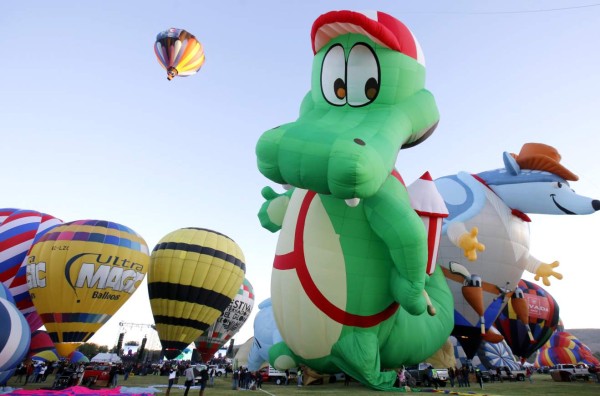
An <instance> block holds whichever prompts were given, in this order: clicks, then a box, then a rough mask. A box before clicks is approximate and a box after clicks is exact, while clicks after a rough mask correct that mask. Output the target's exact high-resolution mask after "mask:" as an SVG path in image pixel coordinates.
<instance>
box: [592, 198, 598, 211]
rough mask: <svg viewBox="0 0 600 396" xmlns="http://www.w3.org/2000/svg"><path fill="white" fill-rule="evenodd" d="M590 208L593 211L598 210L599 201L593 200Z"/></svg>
mask: <svg viewBox="0 0 600 396" xmlns="http://www.w3.org/2000/svg"><path fill="white" fill-rule="evenodd" d="M592 208H594V210H600V201H599V200H597V199H594V200H593V201H592Z"/></svg>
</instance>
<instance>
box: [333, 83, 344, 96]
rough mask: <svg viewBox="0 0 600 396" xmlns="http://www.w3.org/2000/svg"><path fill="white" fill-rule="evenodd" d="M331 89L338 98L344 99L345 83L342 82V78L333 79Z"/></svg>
mask: <svg viewBox="0 0 600 396" xmlns="http://www.w3.org/2000/svg"><path fill="white" fill-rule="evenodd" d="M333 90H334V91H335V96H336V97H337V98H338V99H344V98H345V97H346V84H344V80H342V79H341V78H338V79H337V80H335V82H334V83H333Z"/></svg>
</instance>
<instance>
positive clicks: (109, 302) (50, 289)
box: [27, 220, 150, 357]
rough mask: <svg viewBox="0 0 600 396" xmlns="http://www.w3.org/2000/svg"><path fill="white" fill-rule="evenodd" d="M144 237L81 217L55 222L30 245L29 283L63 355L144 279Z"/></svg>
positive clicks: (38, 306) (90, 334)
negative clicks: (55, 224) (57, 223)
mask: <svg viewBox="0 0 600 396" xmlns="http://www.w3.org/2000/svg"><path fill="white" fill-rule="evenodd" d="M149 261H150V257H149V256H148V247H147V245H146V242H145V241H144V239H143V238H142V237H141V236H139V235H138V234H137V233H136V232H135V231H133V230H131V229H130V228H128V227H125V226H123V225H120V224H117V223H113V222H109V221H102V220H78V221H74V222H70V223H65V224H63V225H60V226H57V227H55V228H53V229H52V230H50V231H49V232H47V233H46V234H45V235H44V236H42V238H40V240H39V241H38V242H37V243H36V244H35V245H34V246H33V247H32V248H31V251H30V253H29V256H28V258H27V284H28V285H29V292H30V294H31V298H32V299H33V302H34V304H35V307H36V309H37V311H38V313H39V315H40V317H41V318H42V321H43V322H44V325H45V326H46V329H47V330H48V334H49V335H50V338H51V339H52V341H53V342H54V344H55V345H56V349H57V350H58V353H59V354H60V355H61V356H64V357H67V356H68V355H69V354H70V353H71V352H73V351H74V350H75V349H76V348H77V347H78V346H79V345H81V343H83V342H86V341H87V340H89V339H90V337H92V336H93V335H94V334H95V332H96V331H97V330H98V329H100V327H102V325H103V324H104V323H106V322H107V321H108V320H109V319H110V318H111V317H112V315H113V314H114V313H115V312H117V310H118V309H119V308H120V307H121V306H122V305H123V303H125V301H127V299H128V298H129V296H131V294H132V293H133V292H134V291H135V290H136V288H137V287H138V286H139V284H140V283H141V282H142V280H143V279H144V276H145V274H146V271H147V270H148V265H149Z"/></svg>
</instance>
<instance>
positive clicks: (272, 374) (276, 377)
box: [259, 366, 298, 385]
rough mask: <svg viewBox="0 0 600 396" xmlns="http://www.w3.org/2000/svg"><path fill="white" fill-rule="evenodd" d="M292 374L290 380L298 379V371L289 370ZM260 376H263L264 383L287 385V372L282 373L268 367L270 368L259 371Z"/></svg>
mask: <svg viewBox="0 0 600 396" xmlns="http://www.w3.org/2000/svg"><path fill="white" fill-rule="evenodd" d="M289 372H290V380H293V379H295V378H296V375H297V374H298V372H297V370H296V369H291V370H289ZM259 373H260V375H262V377H263V381H264V382H267V381H269V382H274V383H275V384H277V385H283V384H285V371H280V370H277V369H275V368H273V366H268V367H263V368H261V369H260V370H259Z"/></svg>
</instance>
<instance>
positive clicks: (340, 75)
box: [321, 44, 347, 106]
mask: <svg viewBox="0 0 600 396" xmlns="http://www.w3.org/2000/svg"><path fill="white" fill-rule="evenodd" d="M321 91H322V92H323V97H324V98H325V100H326V101H327V102H329V103H331V104H332V105H334V106H343V105H345V104H346V95H347V88H346V58H345V56H344V48H342V46H341V45H339V44H338V45H334V46H332V47H331V48H329V50H328V51H327V53H326V54H325V57H324V58H323V65H322V67H321Z"/></svg>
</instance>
